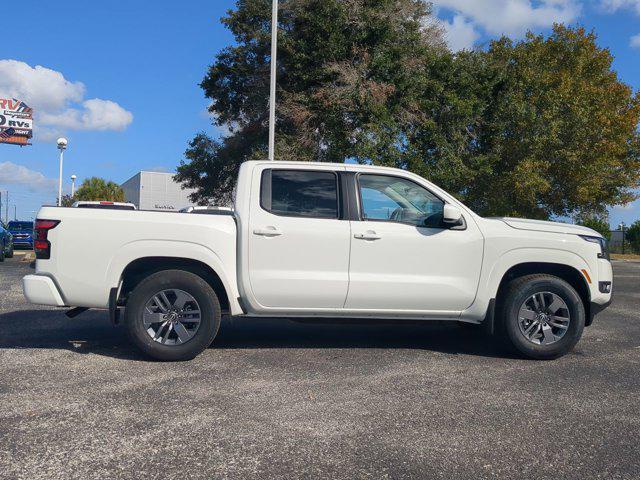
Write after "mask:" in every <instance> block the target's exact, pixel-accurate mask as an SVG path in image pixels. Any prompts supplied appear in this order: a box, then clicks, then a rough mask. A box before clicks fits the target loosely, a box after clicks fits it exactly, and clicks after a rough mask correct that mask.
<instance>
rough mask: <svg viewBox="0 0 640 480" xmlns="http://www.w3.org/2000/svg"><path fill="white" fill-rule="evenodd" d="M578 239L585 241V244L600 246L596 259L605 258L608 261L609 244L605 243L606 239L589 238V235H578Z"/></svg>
mask: <svg viewBox="0 0 640 480" xmlns="http://www.w3.org/2000/svg"><path fill="white" fill-rule="evenodd" d="M579 237H580V238H582V239H583V240H586V241H587V242H591V243H597V244H598V245H600V253H598V258H606V259H607V260H609V242H607V239H606V238H603V237H590V236H589V235H579Z"/></svg>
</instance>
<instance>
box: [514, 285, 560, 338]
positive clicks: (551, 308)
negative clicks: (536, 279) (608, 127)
mask: <svg viewBox="0 0 640 480" xmlns="http://www.w3.org/2000/svg"><path fill="white" fill-rule="evenodd" d="M570 323H571V315H570V313H569V307H567V304H566V302H565V301H564V300H563V299H562V298H561V297H560V296H559V295H556V294H555V293H552V292H537V293H534V294H533V295H531V296H530V297H529V298H527V299H526V300H525V301H524V302H523V303H522V305H521V307H520V310H519V311H518V327H519V328H520V333H522V335H524V337H525V338H526V339H527V340H529V341H530V342H532V343H535V344H537V345H550V344H552V343H555V342H557V341H559V340H560V339H561V338H562V337H564V335H565V334H566V333H567V330H568V329H569V324H570Z"/></svg>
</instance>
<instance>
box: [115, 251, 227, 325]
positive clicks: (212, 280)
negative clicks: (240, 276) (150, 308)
mask: <svg viewBox="0 0 640 480" xmlns="http://www.w3.org/2000/svg"><path fill="white" fill-rule="evenodd" d="M162 270H183V271H186V272H190V273H193V274H195V275H198V276H199V277H200V278H202V279H203V280H205V281H206V282H207V283H208V284H209V285H210V286H211V288H212V289H213V291H214V292H215V293H216V295H217V296H218V299H219V301H220V307H221V309H222V312H223V314H226V313H228V312H229V311H230V303H229V294H228V292H227V289H226V288H225V286H224V283H223V281H222V279H221V278H220V275H218V273H217V272H216V271H215V270H214V269H213V268H211V267H210V266H209V265H207V264H206V263H204V262H201V261H199V260H194V259H191V258H181V257H143V258H138V259H136V260H134V261H132V262H131V263H129V264H128V265H127V266H126V267H125V268H124V270H123V271H122V275H121V277H120V279H121V281H122V287H121V289H120V294H119V296H118V299H117V303H118V305H126V303H127V300H128V297H129V295H130V294H131V292H132V291H133V290H134V289H135V288H136V286H137V285H138V284H139V283H140V282H141V281H142V280H144V279H145V278H147V277H148V276H149V275H152V274H154V273H157V272H160V271H162Z"/></svg>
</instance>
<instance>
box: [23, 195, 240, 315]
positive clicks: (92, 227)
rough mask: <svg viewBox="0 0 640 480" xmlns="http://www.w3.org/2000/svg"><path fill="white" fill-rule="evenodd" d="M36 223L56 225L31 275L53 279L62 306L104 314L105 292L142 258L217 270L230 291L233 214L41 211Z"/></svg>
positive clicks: (233, 254)
mask: <svg viewBox="0 0 640 480" xmlns="http://www.w3.org/2000/svg"><path fill="white" fill-rule="evenodd" d="M38 218H39V219H48V220H58V221H60V223H59V224H58V225H57V226H56V227H55V228H53V229H52V230H50V231H49V235H48V239H49V241H50V242H51V258H50V259H48V260H38V262H37V271H36V274H38V275H44V276H48V277H50V278H52V279H54V281H55V283H56V286H57V287H58V290H59V291H60V294H61V296H62V300H63V302H64V305H68V306H82V307H91V308H107V307H108V302H109V292H110V290H111V289H112V288H117V287H118V286H119V283H120V276H121V275H122V272H123V271H124V269H125V268H126V267H127V265H129V264H130V263H131V262H132V261H134V260H136V259H140V258H144V257H167V258H171V257H177V258H181V257H185V258H195V259H197V260H200V261H202V262H203V263H205V264H207V265H221V266H222V267H223V269H224V270H223V271H225V272H227V274H228V275H229V277H231V278H230V280H232V281H230V282H229V284H230V285H232V288H233V290H232V291H235V290H237V287H236V281H235V276H236V222H235V218H234V215H233V212H220V214H216V215H192V214H186V213H177V212H156V211H140V210H131V211H128V210H108V209H104V210H102V209H78V208H65V207H43V208H42V209H41V210H40V212H39V213H38Z"/></svg>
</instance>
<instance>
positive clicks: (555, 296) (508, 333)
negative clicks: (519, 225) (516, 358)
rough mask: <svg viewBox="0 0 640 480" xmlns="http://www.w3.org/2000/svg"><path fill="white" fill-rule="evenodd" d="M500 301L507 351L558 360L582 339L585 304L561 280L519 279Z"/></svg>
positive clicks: (542, 277)
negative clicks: (508, 349)
mask: <svg viewBox="0 0 640 480" xmlns="http://www.w3.org/2000/svg"><path fill="white" fill-rule="evenodd" d="M500 300H501V301H500V305H499V315H500V316H499V319H500V325H499V334H500V336H501V337H502V340H503V342H504V343H505V344H506V346H507V347H509V348H510V349H511V350H513V351H515V352H516V353H519V354H520V355H522V356H524V357H527V358H531V359H535V360H551V359H555V358H559V357H561V356H563V355H565V354H567V353H568V352H570V351H571V350H572V349H573V347H574V346H575V345H576V343H578V341H579V340H580V337H581V336H582V331H583V329H584V323H585V309H584V304H583V302H582V299H581V298H580V295H579V294H578V292H576V290H575V289H574V288H573V287H572V286H571V285H569V284H568V283H567V282H565V281H564V280H562V279H561V278H558V277H554V276H553V275H543V274H536V275H527V276H524V277H520V278H516V279H515V280H513V281H511V282H510V283H509V284H508V285H507V287H506V290H505V292H504V295H503V298H502V299H500Z"/></svg>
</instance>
